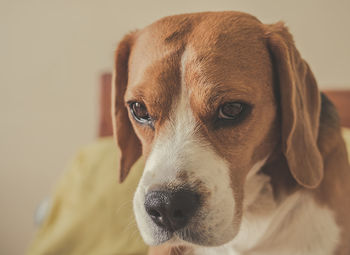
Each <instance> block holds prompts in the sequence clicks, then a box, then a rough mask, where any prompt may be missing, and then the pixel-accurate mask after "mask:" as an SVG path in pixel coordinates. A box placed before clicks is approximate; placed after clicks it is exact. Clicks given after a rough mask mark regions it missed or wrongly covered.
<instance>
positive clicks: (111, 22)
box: [0, 0, 350, 255]
mask: <svg viewBox="0 0 350 255" xmlns="http://www.w3.org/2000/svg"><path fill="white" fill-rule="evenodd" d="M349 3H350V1H348V0H343V1H342V0H333V1H331V0H330V1H321V0H304V1H295V0H294V1H288V2H287V1H282V0H280V1H277V0H276V1H272V0H267V1H263V0H251V1H249V0H236V1H235V0H226V1H224V0H221V1H219V0H216V1H210V0H205V1H204V0H202V1H190V0H177V1H165V0H162V1H133V0H126V1H117V0H114V1H112V0H99V1H97V0H96V1H90V0H75V1H74V0H69V1H68V0H67V1H49V0H46V1H36V0H23V1H20V0H12V1H11V0H8V1H6V0H1V1H0V36H1V38H0V73H1V74H0V114H1V118H0V157H1V158H0V202H1V209H0V253H1V254H9V255H11V254H22V253H23V252H24V250H25V247H26V245H27V244H28V242H29V240H30V238H31V237H32V235H33V231H34V229H35V228H34V224H33V212H34V210H35V208H36V206H37V205H38V203H39V202H40V201H41V199H42V198H44V197H45V196H47V195H48V194H49V190H50V188H51V187H52V184H53V183H54V182H55V180H56V179H57V177H58V176H59V175H60V173H61V171H62V169H63V168H64V166H66V165H67V162H68V161H69V159H71V157H72V156H73V154H74V152H75V151H76V150H77V149H78V148H79V147H80V146H82V145H84V144H86V143H88V142H90V141H93V139H94V138H95V135H96V120H97V94H96V93H97V82H98V75H99V74H100V73H101V72H102V71H106V70H107V71H109V70H111V68H112V56H113V50H114V48H115V46H116V43H117V41H118V40H119V39H120V38H121V37H122V35H123V34H124V33H126V32H128V31H129V30H132V29H135V28H141V27H143V26H145V25H146V24H148V23H150V22H152V21H154V20H155V19H158V18H160V17H162V16H165V15H170V14H175V13H184V12H193V11H204V10H212V11H214V10H241V11H246V12H250V13H252V14H255V15H256V16H257V17H259V18H260V19H261V20H262V21H264V22H275V21H278V20H281V19H282V20H284V21H286V22H287V24H288V25H289V27H290V29H291V31H292V33H293V34H294V35H295V40H296V42H297V45H298V48H299V49H300V51H301V52H302V55H303V56H304V58H306V59H307V60H308V62H309V63H310V64H311V66H312V68H313V70H314V72H315V74H316V76H317V78H318V81H319V84H320V85H321V87H322V88H333V87H332V86H334V87H337V88H342V87H346V88H348V89H350V69H349V60H350V49H349V45H350V32H349V31H350V29H349V27H350V16H349V10H350V4H349Z"/></svg>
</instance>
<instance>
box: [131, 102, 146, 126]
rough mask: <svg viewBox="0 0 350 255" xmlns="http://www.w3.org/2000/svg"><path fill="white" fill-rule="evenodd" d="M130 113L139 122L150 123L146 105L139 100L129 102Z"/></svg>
mask: <svg viewBox="0 0 350 255" xmlns="http://www.w3.org/2000/svg"><path fill="white" fill-rule="evenodd" d="M129 107H130V112H131V115H132V116H133V117H134V119H135V120H136V121H137V122H139V123H141V124H148V125H150V124H152V118H151V116H150V115H149V113H148V111H147V108H146V106H145V105H144V104H143V103H140V102H132V103H129Z"/></svg>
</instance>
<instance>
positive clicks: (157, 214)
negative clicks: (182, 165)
mask: <svg viewBox="0 0 350 255" xmlns="http://www.w3.org/2000/svg"><path fill="white" fill-rule="evenodd" d="M199 204H200V201H199V195H198V194H197V193H195V192H192V191H189V190H178V191H151V192H149V193H148V194H147V195H146V200H145V209H146V211H147V213H148V215H149V216H150V217H151V219H152V220H153V222H154V223H156V224H157V225H158V226H160V227H162V228H165V229H166V230H168V231H176V230H178V229H181V228H183V227H185V226H186V225H187V223H188V222H189V220H190V218H191V217H192V216H193V215H194V213H195V212H196V210H197V208H198V207H199Z"/></svg>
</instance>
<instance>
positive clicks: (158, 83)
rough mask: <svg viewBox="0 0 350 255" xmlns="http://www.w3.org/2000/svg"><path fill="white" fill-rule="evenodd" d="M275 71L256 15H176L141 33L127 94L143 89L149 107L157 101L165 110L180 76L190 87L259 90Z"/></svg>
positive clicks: (137, 39)
mask: <svg viewBox="0 0 350 255" xmlns="http://www.w3.org/2000/svg"><path fill="white" fill-rule="evenodd" d="M271 77H272V67H271V61H270V57H269V53H268V50H267V47H266V45H265V39H264V32H263V29H262V27H261V23H260V22H259V21H258V20H256V19H255V18H254V17H252V16H249V15H246V14H242V13H231V12H230V13H221V14H220V13H219V14H217V13H215V14H214V13H206V14H203V13H202V14H191V15H178V16H173V17H167V18H165V19H162V20H160V21H158V22H156V23H154V24H152V25H150V26H148V27H146V28H145V29H143V30H141V31H139V32H138V33H137V38H136V40H135V43H134V45H133V48H132V50H131V55H130V60H129V82H128V90H127V96H128V95H130V94H140V95H141V97H142V98H143V99H145V100H146V101H148V102H147V103H148V104H150V105H151V106H150V107H152V103H154V102H156V103H157V105H158V106H159V105H162V108H163V109H164V110H165V111H166V110H167V109H169V108H170V105H171V101H172V99H173V98H175V97H176V95H178V94H179V91H180V88H181V85H183V84H182V83H183V82H182V81H185V83H186V85H187V86H188V87H190V89H191V90H201V91H202V90H203V89H205V90H211V89H212V88H213V89H217V88H218V86H219V87H221V88H224V87H228V88H229V89H233V90H234V89H237V90H238V92H239V91H242V90H243V91H248V92H249V90H251V91H255V93H257V92H258V91H257V90H260V87H262V86H261V85H264V86H268V85H271V79H272V78H271ZM262 91H263V89H262ZM202 94H203V93H202ZM206 94H211V93H210V92H209V93H206ZM203 95H204V94H203ZM199 100H202V99H199Z"/></svg>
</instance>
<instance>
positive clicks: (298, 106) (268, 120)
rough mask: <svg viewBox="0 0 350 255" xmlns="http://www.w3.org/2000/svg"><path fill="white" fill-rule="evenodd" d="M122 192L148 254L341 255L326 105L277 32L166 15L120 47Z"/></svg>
mask: <svg viewBox="0 0 350 255" xmlns="http://www.w3.org/2000/svg"><path fill="white" fill-rule="evenodd" d="M114 74H115V75H114V81H113V88H114V92H113V101H112V102H113V110H112V115H113V124H114V133H115V137H116V139H117V143H118V146H119V148H120V150H121V158H120V170H119V171H120V172H119V178H120V182H122V181H123V180H124V179H125V178H126V177H127V175H128V172H129V170H130V168H131V166H132V165H133V164H134V162H135V161H136V160H137V159H138V158H139V157H140V156H141V155H143V156H144V158H145V159H146V162H145V167H144V171H143V174H142V177H141V179H140V182H139V184H138V187H137V190H136V192H135V196H134V201H133V204H134V213H135V217H136V221H137V224H138V227H139V230H140V232H141V235H142V237H143V239H144V241H145V242H146V243H147V244H148V245H150V246H155V247H154V248H151V250H150V253H153V254H169V253H171V252H172V254H200V255H205V254H220V255H224V254H244V255H253V254H254V255H258V254H259V255H297V254H299V255H301V254H303V255H305V254H310V255H311V254H312V255H317V254H325V255H328V254H337V255H348V254H350V168H349V163H348V158H347V152H346V147H345V144H344V141H343V139H342V136H341V132H340V127H339V121H338V117H337V113H336V110H335V108H334V107H333V105H332V103H331V102H330V101H329V100H328V99H327V98H326V97H325V96H324V95H323V94H322V93H320V91H319V90H318V87H317V83H316V80H315V78H314V75H313V74H312V72H311V70H310V67H309V66H308V64H307V63H306V62H305V61H304V60H303V59H302V58H301V56H300V54H299V52H298V51H297V49H296V47H295V45H294V42H293V38H292V35H291V34H290V33H289V32H288V29H287V28H286V27H285V26H284V24H283V23H281V22H280V23H277V24H271V25H266V24H262V23H261V22H260V21H259V20H258V19H256V18H255V17H253V16H251V15H248V14H245V13H240V12H231V11H229V12H206V13H194V14H185V15H177V16H171V17H166V18H163V19H161V20H159V21H157V22H155V23H153V24H151V25H149V26H147V27H146V28H144V29H142V30H138V31H135V32H132V33H130V34H128V35H126V36H125V37H124V38H123V39H122V41H121V42H120V44H119V46H118V48H117V50H116V58H115V72H114Z"/></svg>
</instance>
